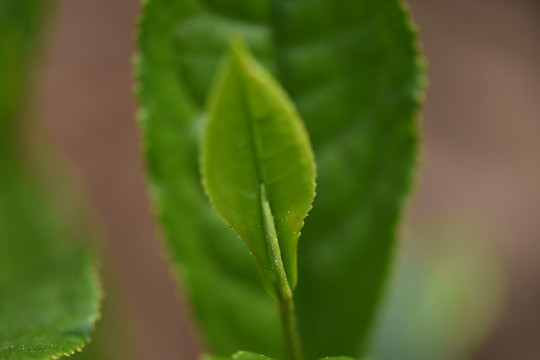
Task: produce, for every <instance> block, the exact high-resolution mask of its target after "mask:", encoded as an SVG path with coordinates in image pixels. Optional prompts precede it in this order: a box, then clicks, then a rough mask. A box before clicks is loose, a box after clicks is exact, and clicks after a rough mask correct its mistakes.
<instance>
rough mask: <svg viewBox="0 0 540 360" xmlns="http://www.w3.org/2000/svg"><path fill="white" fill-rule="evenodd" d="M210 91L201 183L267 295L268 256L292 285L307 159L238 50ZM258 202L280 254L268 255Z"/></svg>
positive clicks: (310, 193)
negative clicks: (245, 249)
mask: <svg viewBox="0 0 540 360" xmlns="http://www.w3.org/2000/svg"><path fill="white" fill-rule="evenodd" d="M217 89H218V90H217V91H216V94H215V95H214V100H213V101H212V105H211V107H210V110H209V121H208V124H207V128H206V132H205V137H204V139H203V150H202V156H201V166H202V177H203V184H204V185H205V188H206V192H207V194H208V195H209V197H210V199H211V201H212V203H213V205H214V207H215V208H216V210H217V211H218V213H220V215H221V217H222V218H223V219H224V220H225V221H226V222H227V223H228V224H229V225H230V226H231V227H232V228H233V229H234V230H235V231H236V232H237V233H238V234H239V235H240V237H241V238H242V239H243V240H244V242H246V244H247V245H248V247H249V248H250V250H251V252H252V253H253V255H254V257H255V259H256V260H257V263H258V265H259V270H260V273H261V276H262V277H263V280H264V282H265V286H266V288H267V291H269V293H271V294H273V295H275V288H276V287H277V286H278V285H277V283H278V280H277V279H276V277H277V276H278V275H277V274H276V271H275V270H274V266H275V265H274V262H275V259H274V257H281V258H282V260H283V264H284V267H285V272H286V273H287V279H288V281H289V283H290V285H291V287H293V286H294V285H295V284H296V249H297V244H298V237H299V235H300V229H301V227H302V226H303V221H304V218H305V216H306V215H307V212H308V210H309V209H310V208H311V203H312V202H313V198H314V196H315V164H314V158H313V153H312V150H311V146H310V144H309V139H308V136H307V133H306V130H305V128H304V127H303V125H302V122H301V119H300V118H299V116H298V115H297V113H296V111H295V110H294V106H293V105H292V103H291V102H290V101H288V99H287V97H286V95H285V93H284V92H283V91H281V90H280V89H279V85H278V84H277V83H276V82H275V81H274V80H273V79H271V77H270V76H269V75H268V74H266V72H265V71H264V70H263V69H262V68H261V67H260V66H258V65H257V64H256V63H255V62H254V60H252V59H251V58H250V57H249V55H248V54H247V52H246V50H245V49H243V48H242V47H241V45H239V44H234V45H232V59H231V60H230V61H229V62H228V64H227V65H226V68H225V72H224V75H223V76H222V77H221V80H220V81H219V85H218V86H217ZM283 144H286V146H283ZM261 188H262V189H263V191H264V195H263V191H261ZM261 201H262V202H263V203H264V202H265V201H266V202H267V203H268V210H269V212H271V216H270V221H271V222H272V224H271V226H272V227H274V226H275V232H276V235H277V239H278V242H279V249H278V250H279V252H280V253H281V254H277V255H275V256H273V255H272V254H274V253H275V251H271V247H270V246H269V244H268V240H267V235H266V230H265V228H266V227H267V226H265V224H266V222H265V221H263V220H264V219H265V218H266V217H265V216H264V214H263V208H264V206H262V203H261Z"/></svg>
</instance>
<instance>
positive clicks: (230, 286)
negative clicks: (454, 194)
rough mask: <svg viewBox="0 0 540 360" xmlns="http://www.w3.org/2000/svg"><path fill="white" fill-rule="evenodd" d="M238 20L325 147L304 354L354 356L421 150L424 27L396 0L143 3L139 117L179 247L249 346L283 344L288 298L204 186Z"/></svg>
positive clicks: (302, 318) (199, 299) (307, 250)
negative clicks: (215, 90) (205, 144)
mask: <svg viewBox="0 0 540 360" xmlns="http://www.w3.org/2000/svg"><path fill="white" fill-rule="evenodd" d="M235 33H239V34H241V36H242V38H244V39H246V42H247V43H248V45H249V47H250V49H252V50H253V52H254V54H255V55H256V57H257V59H258V60H259V61H260V62H261V63H262V64H263V65H264V66H265V67H266V68H267V69H269V70H270V71H272V73H273V74H275V75H276V77H277V78H278V79H279V80H280V83H281V84H282V85H283V87H284V88H285V90H286V91H287V93H288V94H289V95H290V97H291V98H292V99H293V101H294V103H295V104H296V105H297V107H298V109H299V113H300V115H301V116H302V118H303V119H304V120H305V123H306V127H307V129H308V132H309V134H310V138H311V141H312V144H313V148H314V151H315V154H316V158H317V171H318V180H317V194H318V195H317V200H316V201H315V203H314V209H313V210H311V212H310V216H309V217H308V218H307V220H306V225H305V227H304V228H303V230H302V234H303V235H302V241H301V242H300V245H299V246H300V250H299V251H300V256H299V259H298V276H299V279H301V281H299V283H298V286H297V288H296V290H295V302H296V310H297V314H298V317H299V326H300V333H301V335H302V338H303V344H304V350H305V352H306V357H307V358H320V357H322V356H327V355H329V354H344V355H348V356H353V357H358V356H359V354H361V353H362V348H363V343H364V340H365V339H366V335H367V333H368V330H369V328H370V326H371V322H372V319H373V317H374V314H375V310H376V307H377V304H378V300H379V298H380V295H381V292H382V289H383V285H384V283H385V278H386V275H387V273H388V268H389V264H390V260H391V255H392V249H393V247H394V244H395V238H396V235H395V233H396V225H397V223H398V220H399V218H400V213H401V208H402V206H403V202H404V199H405V198H406V196H407V194H408V192H409V189H410V186H411V185H410V184H411V177H412V170H413V168H414V165H415V163H416V148H417V133H416V125H415V117H416V113H417V110H418V107H419V103H420V99H421V94H422V91H423V83H422V79H423V64H422V61H421V60H420V55H419V51H418V49H417V47H416V32H415V31H414V29H413V27H412V26H411V23H410V21H409V16H408V14H407V11H406V10H405V9H404V8H403V5H402V3H401V1H398V0H365V1H349V0H320V1H309V0H296V1H284V0H276V1H272V2H270V1H247V0H231V1H226V2H225V1H216V0H209V1H205V2H202V1H198V0H190V1H187V0H185V1H173V0H149V1H147V2H146V4H145V8H144V16H143V19H142V22H141V33H140V39H139V41H140V46H141V57H140V59H139V62H138V74H139V80H140V84H141V87H140V90H139V98H140V102H141V105H142V111H141V115H140V118H139V119H140V123H141V129H142V131H143V133H144V139H145V152H146V156H147V161H148V168H149V178H150V183H151V189H152V193H153V196H154V198H155V203H156V206H157V212H158V215H159V217H160V219H161V222H162V224H163V229H164V233H165V237H166V238H167V241H168V245H169V248H170V249H171V257H172V259H173V262H174V263H175V264H176V265H177V268H178V269H179V270H182V277H183V283H184V284H185V286H186V289H187V290H188V293H189V295H190V298H191V300H192V304H193V306H194V308H195V311H196V314H197V317H198V318H199V320H200V321H201V325H202V329H203V330H204V332H205V335H206V337H207V340H208V343H209V344H210V346H211V347H212V349H213V350H215V352H216V353H218V354H221V355H228V354H231V353H232V352H234V351H236V350H237V349H239V348H248V349H250V350H253V351H256V352H258V353H262V354H267V355H269V356H271V357H274V358H279V359H282V358H285V357H286V353H285V346H284V343H283V340H282V339H283V335H282V330H281V328H280V321H279V314H278V313H277V310H276V309H274V304H273V303H272V302H271V301H268V299H267V297H266V296H265V294H264V291H263V290H262V289H261V288H260V286H259V284H258V279H257V278H256V277H254V276H253V273H254V272H256V269H255V268H254V266H253V265H252V259H251V258H250V257H249V253H248V252H247V251H245V249H244V248H243V247H239V246H238V241H237V238H236V236H235V235H234V234H232V235H231V233H232V232H231V231H230V230H229V229H227V227H226V226H223V224H222V223H221V222H220V220H219V219H218V218H217V216H215V214H214V213H213V211H212V209H211V208H210V206H208V205H207V201H206V199H205V198H204V194H203V191H202V189H201V187H200V186H199V178H200V174H199V172H198V168H197V158H198V153H197V146H198V137H199V132H200V129H201V128H203V125H202V123H203V119H204V118H205V114H204V107H205V103H206V98H207V94H208V92H209V88H210V83H211V80H212V78H213V77H214V74H215V72H216V69H217V68H218V66H219V59H220V57H221V54H222V53H223V52H224V50H225V49H226V47H227V39H228V38H229V37H230V36H231V34H235ZM240 245H243V244H240ZM215 293H219V294H220V296H219V297H216V296H215ZM254 319H256V321H255V320H254Z"/></svg>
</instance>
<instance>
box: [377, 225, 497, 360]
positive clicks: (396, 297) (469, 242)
mask: <svg viewBox="0 0 540 360" xmlns="http://www.w3.org/2000/svg"><path fill="white" fill-rule="evenodd" d="M451 225H452V226H451V227H450V226H448V225H444V226H441V227H440V228H436V227H431V230H428V231H424V232H418V231H416V232H413V233H412V234H410V235H409V239H407V241H405V246H404V249H403V250H404V251H403V252H402V256H401V257H400V262H399V266H398V267H397V269H396V277H395V279H394V280H393V281H392V286H391V291H390V294H389V295H390V296H389V298H388V299H387V301H386V302H385V306H384V308H383V311H382V313H381V317H380V320H379V324H378V326H377V331H376V332H375V334H374V339H373V345H372V349H371V353H372V354H373V356H374V358H375V359H377V360H394V359H397V358H399V359H401V360H457V359H459V360H465V359H472V358H473V357H474V354H475V352H476V351H477V350H478V349H479V347H480V346H481V344H482V342H483V341H484V340H486V338H487V336H488V335H489V332H490V331H491V330H492V328H493V325H494V323H495V321H496V320H497V318H498V315H499V314H500V309H501V304H502V298H503V289H504V286H503V281H502V276H501V275H502V271H501V264H500V263H499V260H498V257H497V255H496V253H495V251H494V249H493V248H491V247H490V244H488V243H487V242H486V241H485V239H486V235H485V234H482V233H481V232H478V231H472V230H471V229H470V228H468V227H466V226H463V223H459V222H457V223H452V224H451ZM464 324H465V325H464Z"/></svg>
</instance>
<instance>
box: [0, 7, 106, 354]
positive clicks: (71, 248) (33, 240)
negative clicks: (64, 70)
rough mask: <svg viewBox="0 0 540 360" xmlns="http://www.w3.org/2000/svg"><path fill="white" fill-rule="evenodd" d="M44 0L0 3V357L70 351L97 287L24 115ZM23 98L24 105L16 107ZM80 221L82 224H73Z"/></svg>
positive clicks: (77, 229) (53, 170)
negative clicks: (23, 124) (28, 131)
mask: <svg viewBox="0 0 540 360" xmlns="http://www.w3.org/2000/svg"><path fill="white" fill-rule="evenodd" d="M44 4H45V3H44V2H42V1H18V0H1V1H0V53H1V54H2V55H1V56H0V98H1V99H0V359H6V360H34V359H36V360H41V359H43V360H45V359H52V358H58V357H61V356H64V355H70V354H72V353H74V352H75V351H77V350H80V349H81V348H82V347H83V346H84V345H85V344H86V343H87V342H88V341H89V336H90V331H91V330H92V328H93V326H94V323H95V321H96V319H97V317H98V313H99V309H98V307H99V299H100V289H99V286H98V281H97V278H96V274H95V269H94V264H93V261H92V257H91V254H90V251H89V249H87V248H85V247H84V246H82V245H80V244H78V242H79V241H82V240H83V239H86V238H88V237H89V236H90V235H89V232H88V228H86V227H84V226H83V225H82V224H80V223H79V222H78V221H79V220H78V219H76V216H75V215H74V214H75V212H74V211H73V208H72V207H71V206H70V205H71V202H70V201H66V194H65V191H66V188H68V187H66V186H65V184H63V183H62V182H61V181H58V179H57V177H58V168H57V167H56V166H55V164H54V165H53V161H50V159H48V158H47V156H46V155H48V149H43V148H42V147H41V146H40V145H38V144H36V143H35V142H34V141H33V139H34V138H32V139H30V136H29V135H28V133H27V132H25V131H22V130H23V129H24V126H22V121H21V120H24V119H23V118H24V116H23V115H25V114H27V113H28V111H27V110H28V107H29V103H30V101H28V96H27V91H25V90H27V87H28V86H27V81H28V80H29V79H28V77H29V76H28V72H29V69H30V68H31V67H30V64H31V62H32V60H33V59H34V57H35V55H36V47H37V45H36V43H37V40H38V39H37V33H38V28H39V25H40V23H41V21H42V18H43V8H44V6H45V5H44ZM22 104H24V106H22ZM79 225H80V226H79Z"/></svg>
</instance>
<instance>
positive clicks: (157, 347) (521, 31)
mask: <svg viewBox="0 0 540 360" xmlns="http://www.w3.org/2000/svg"><path fill="white" fill-rule="evenodd" d="M409 5H410V7H411V9H412V13H413V17H414V19H415V20H416V22H417V23H418V25H419V26H420V28H421V38H422V43H423V46H424V49H425V54H426V57H427V58H428V60H429V64H430V65H429V68H430V70H429V82H430V86H429V90H428V93H427V102H426V106H425V109H424V111H423V119H422V128H423V133H424V136H423V137H424V149H423V156H422V158H423V160H422V164H421V168H420V169H419V173H418V185H417V191H416V194H415V196H414V197H413V198H412V199H411V204H410V210H409V212H408V216H407V219H406V225H404V228H405V230H406V232H410V231H409V229H413V230H411V231H412V232H414V231H417V230H414V229H420V230H418V231H419V232H422V231H423V230H422V229H425V228H429V227H430V226H431V225H432V224H437V223H444V224H446V225H445V226H447V227H448V226H452V225H448V223H449V222H450V223H451V224H452V223H454V224H460V225H459V226H461V224H462V225H463V226H464V227H473V228H475V229H477V230H475V231H477V233H480V234H481V235H479V236H480V237H483V238H485V239H486V241H488V242H489V244H490V247H491V248H493V249H495V250H494V252H495V253H497V254H498V255H497V256H498V257H499V258H500V261H501V264H502V265H501V268H502V269H503V273H504V278H505V281H506V283H507V285H506V286H507V292H508V295H507V297H506V298H505V299H504V301H503V302H502V305H501V307H502V308H501V315H500V316H499V317H497V318H496V321H495V329H494V330H493V331H491V333H490V335H489V336H488V339H487V341H483V344H482V346H480V347H479V349H478V351H477V353H476V354H475V355H474V359H478V360H480V359H485V360H488V359H489V360H498V359H500V360H503V359H505V360H507V359H519V360H538V359H540V341H539V340H540V306H539V304H540V225H539V221H540V217H539V215H540V189H539V184H540V161H539V157H540V66H539V65H540V2H539V1H538V0H491V1H487V0H484V1H468V0H454V1H446V2H442V1H430V0H409ZM138 14H139V1H138V0H94V1H68V0H63V1H59V2H58V6H57V9H56V12H55V15H54V18H53V19H52V20H53V21H51V24H53V27H52V28H51V36H50V39H49V46H48V47H47V49H46V53H45V57H44V58H45V59H44V60H45V66H44V70H43V73H42V74H43V75H42V82H41V88H40V91H39V108H38V112H37V113H38V114H40V120H41V121H42V122H43V124H44V127H45V130H46V132H47V134H48V135H49V136H50V137H51V138H52V139H53V140H54V142H55V143H56V145H57V147H58V148H59V149H60V151H61V153H62V154H63V155H64V157H65V158H66V160H67V163H68V166H69V167H70V169H71V172H72V173H73V174H74V175H75V177H76V178H77V180H79V182H80V183H81V187H82V188H83V189H84V191H85V192H86V195H87V197H88V198H89V200H90V205H91V207H93V211H94V213H95V214H96V218H97V220H98V222H99V224H100V226H101V230H102V232H103V234H104V235H105V241H104V243H103V248H104V252H106V253H108V258H109V261H108V262H109V263H110V265H107V266H110V271H111V273H112V274H113V277H114V278H115V279H114V281H113V284H114V285H113V286H114V287H116V288H117V290H118V292H119V293H120V294H121V295H120V297H121V298H122V300H121V301H122V305H121V306H122V307H123V308H124V309H123V310H124V311H125V312H126V313H127V314H128V316H129V317H130V318H131V319H132V320H131V324H132V326H131V330H132V331H131V338H130V339H129V343H131V346H132V347H133V348H134V349H133V350H134V351H133V353H134V354H136V355H135V356H133V357H132V359H137V360H139V359H140V360H142V359H161V360H168V359H196V356H197V353H198V348H197V343H196V339H195V336H194V334H193V333H192V331H191V330H190V329H189V328H188V319H189V312H188V311H187V310H186V309H184V308H183V307H182V305H181V303H180V302H179V301H178V297H179V294H178V292H177V290H176V287H175V284H174V282H173V280H172V278H171V276H170V274H169V270H168V268H167V265H166V263H165V262H164V261H163V256H162V252H161V250H160V246H159V242H158V241H157V239H156V237H157V236H156V230H155V227H154V224H153V221H152V218H151V215H150V206H149V203H148V200H147V197H146V194H145V189H144V182H145V181H144V168H143V164H142V162H141V159H140V157H139V152H138V147H139V140H138V133H137V128H136V125H135V121H134V114H135V111H136V110H135V102H134V99H133V97H132V90H133V80H132V67H131V58H132V55H133V54H134V52H135V51H136V49H135V45H134V42H133V39H134V35H135V21H136V18H137V16H138ZM454 230H455V229H454ZM457 231H458V233H459V229H458V230H457ZM464 231H466V230H464ZM457 236H458V237H459V235H457ZM435 238H436V236H435ZM435 238H429V237H428V239H427V240H425V241H428V242H429V241H437V240H436V239H435ZM180 295H181V294H180ZM478 295H479V296H478V299H477V300H478V302H479V303H480V304H482V302H485V303H486V306H488V305H487V304H489V303H490V300H491V299H490V298H489V296H490V293H489V292H485V293H483V292H481V291H480V292H478ZM483 295H484V296H486V297H488V298H485V299H483V298H482V296H483ZM410 326H411V327H414V326H415V324H414V323H411V325H410ZM462 326H463V327H464V328H467V327H469V326H470V324H466V323H465V324H462ZM98 331H99V325H98Z"/></svg>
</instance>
